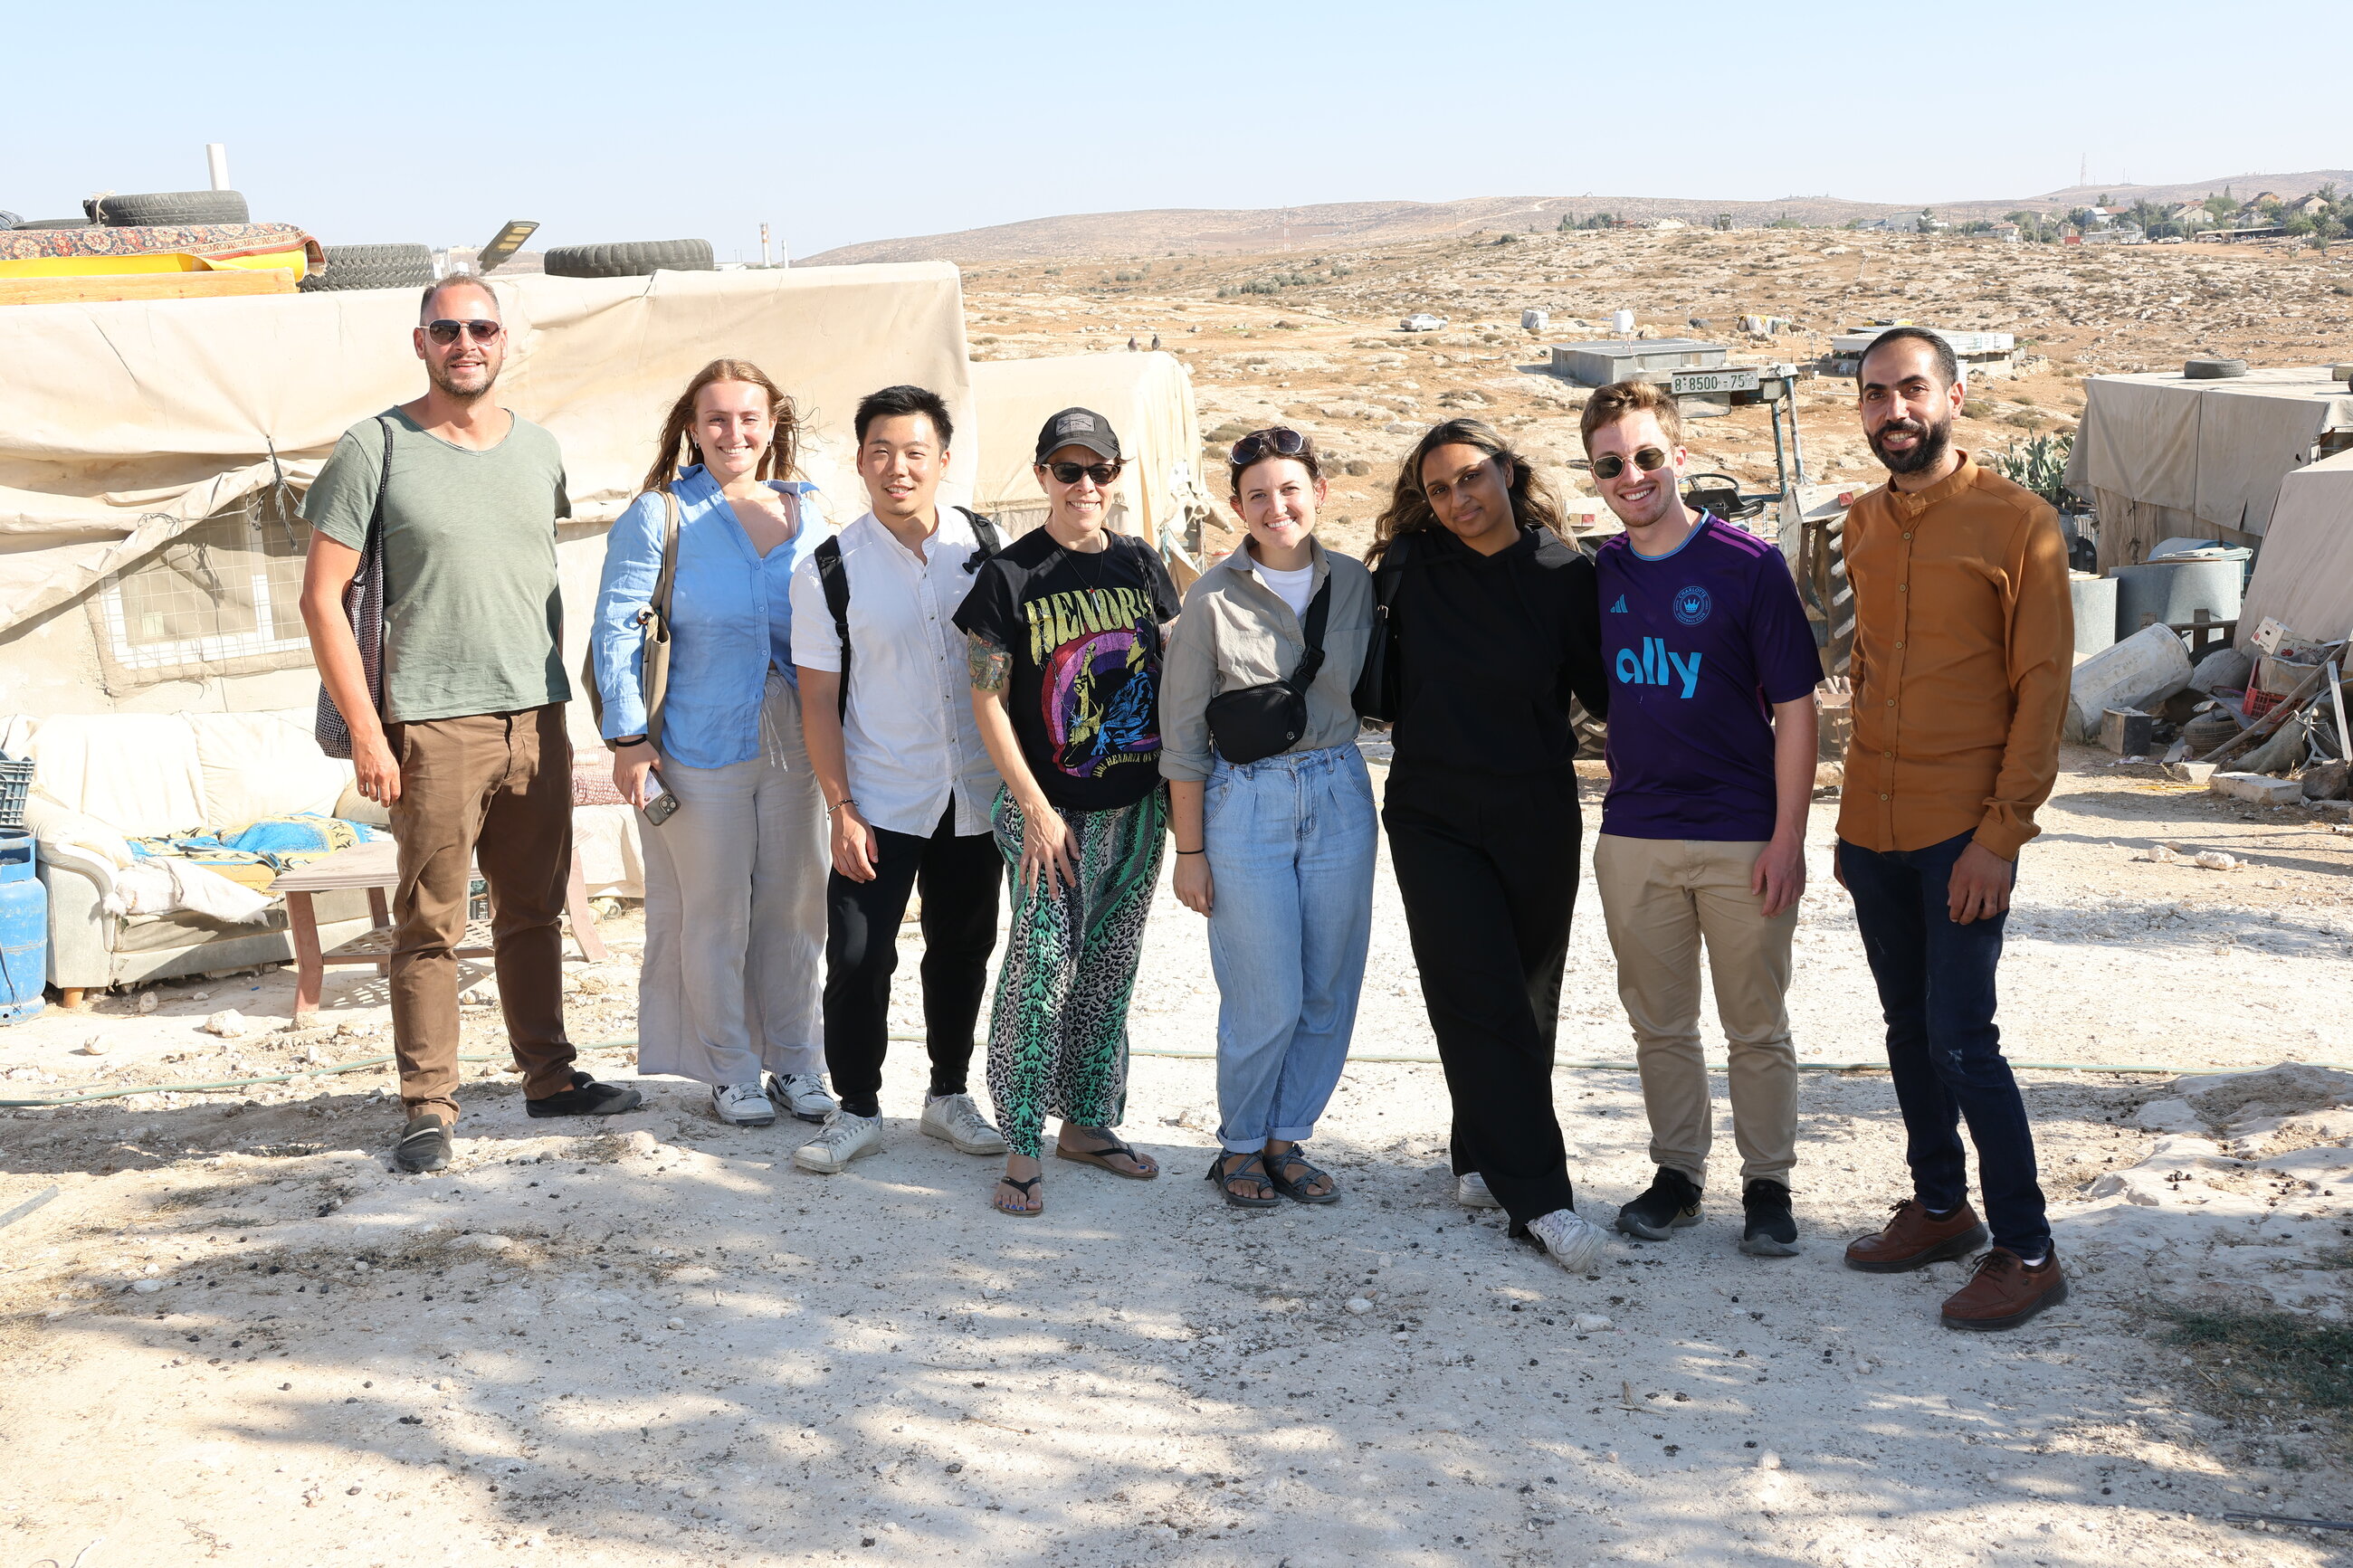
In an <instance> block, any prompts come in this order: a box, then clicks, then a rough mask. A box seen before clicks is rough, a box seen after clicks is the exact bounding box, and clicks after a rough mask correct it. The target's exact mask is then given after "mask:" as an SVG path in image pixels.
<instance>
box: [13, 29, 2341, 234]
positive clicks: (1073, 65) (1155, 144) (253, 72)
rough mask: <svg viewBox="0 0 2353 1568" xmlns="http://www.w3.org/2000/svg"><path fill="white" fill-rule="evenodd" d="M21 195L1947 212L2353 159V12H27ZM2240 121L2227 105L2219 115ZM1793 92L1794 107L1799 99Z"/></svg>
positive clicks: (340, 230) (918, 214)
mask: <svg viewBox="0 0 2353 1568" xmlns="http://www.w3.org/2000/svg"><path fill="white" fill-rule="evenodd" d="M11 13H12V14H11V16H10V20H9V22H8V23H7V26H6V44H5V58H6V59H7V61H8V69H7V73H6V76H7V82H8V91H7V97H8V129H7V131H6V132H5V140H0V207H5V208H12V209H14V210H16V211H17V212H19V213H22V214H24V215H25V216H28V217H47V216H58V215H60V214H70V213H72V212H74V211H77V210H79V203H80V200H81V198H82V197H83V196H84V195H88V194H89V193H90V192H92V191H95V190H100V189H107V188H111V189H115V190H122V191H141V190H178V189H188V188H193V187H196V186H201V185H202V184H205V165H204V156H203V144H204V143H205V142H227V144H228V149H229V160H230V174H231V175H232V178H233V181H234V183H235V184H237V186H238V187H239V188H240V189H242V190H244V191H245V192H246V193H248V195H249V196H250V197H251V198H252V202H253V206H254V211H255V216H257V217H259V218H263V219H270V220H282V221H288V222H295V223H301V224H302V225H304V226H307V227H309V228H310V229H311V231H312V232H313V233H315V234H317V235H318V236H319V237H321V238H322V239H324V240H325V241H327V242H328V243H330V244H334V243H364V242H375V241H387V240H423V241H428V242H432V243H437V244H448V243H459V244H468V243H476V242H479V241H481V240H484V239H487V238H488V237H490V236H491V233H492V232H493V230H494V229H495V228H496V226H497V225H498V224H499V222H500V221H501V220H502V219H504V218H506V217H509V216H517V217H534V218H537V219H539V220H540V221H541V222H542V223H543V228H542V230H541V231H540V234H539V237H538V238H537V240H535V241H534V243H536V244H542V245H547V244H564V243H567V242H581V241H589V240H607V239H628V238H668V237H680V236H689V235H694V236H703V237H709V238H710V239H712V241H713V242H714V243H715V244H716V245H717V246H718V247H719V255H720V257H721V258H722V259H726V258H730V257H731V256H733V255H735V254H748V255H756V247H757V243H758V241H757V226H758V224H759V222H760V220H762V219H763V218H766V219H769V220H771V221H772V222H774V223H775V224H776V227H777V229H778V231H779V232H780V233H781V234H782V235H783V236H784V237H786V239H788V240H789V242H790V244H791V246H792V249H793V252H794V254H796V255H800V256H807V255H810V254H813V253H814V252H817V251H818V250H822V249H824V248H826V247H829V246H835V245H841V244H846V243H849V242H850V241H854V240H860V239H875V238H884V237H892V236H898V235H908V234H927V233H934V232H937V231H941V230H947V229H955V228H965V227H972V226H978V225H983V224H991V223H1003V222H1009V221H1012V220H1015V219H1018V218H1025V217H1036V216H1045V215H1048V214H1052V213H1058V212H1097V211H1105V210H1119V209H1124V208H1134V207H1156V206H1279V205H1286V204H1299V205H1304V204H1307V203H1312V202H1323V201H1346V200H1363V199H1379V198H1410V199H1419V200H1443V199H1447V198H1450V197H1457V196H1472V195H1570V196H1575V195H1584V194H1586V193H1588V192H1590V193H1595V194H1598V195H1680V196H1692V197H1723V198H1731V199H1769V198H1771V197H1775V196H1782V195H1823V194H1829V195H1841V196H1850V197H1855V198H1859V199H1864V200H1883V201H1903V202H1910V201H1924V202H1935V201H1940V200H1958V199H1964V198H1975V197H2000V196H2012V195H2032V194H2035V193H2038V192H2042V191H2046V190H2051V189H2054V188H2057V187H2059V186H2063V185H2068V184H2073V183H2074V179H2075V174H2076V169H2077V165H2078V161H2079V159H2081V158H2083V157H2084V156H2085V155H2088V156H2089V158H2090V161H2091V174H2092V179H2093V180H2094V183H2106V182H2114V183H2118V184H2121V183H2123V182H2124V181H2125V180H2126V178H2127V177H2129V178H2131V179H2133V180H2136V181H2140V182H2145V183H2163V182H2171V181H2177V180H2197V179H2204V178H2207V177H2208V176H2221V175H2227V174H2234V173H2237V172H2241V171H2258V172H2273V171H2291V170H2297V169H2309V168H2323V167H2335V166H2339V165H2353V130H2348V121H2347V120H2346V117H2345V99H2344V94H2343V92H2342V90H2341V87H2340V85H2339V84H2340V83H2341V77H2342V72H2341V69H2340V66H2341V62H2342V61H2343V59H2344V58H2345V56H2346V48H2345V46H2346V45H2347V44H2348V42H2353V11H2347V10H2339V9H2338V8H2337V5H2332V4H2328V3H2325V0H2324V3H2322V4H2317V5H2315V4H2310V3H2308V0H2305V3H2298V4H2293V5H2291V4H2281V3H2274V0H2238V3H2236V4H2234V5H2228V6H2216V5H2211V4H2203V5H2189V4H2179V3H2176V0H2142V3H2139V4H2122V3H2117V0H2094V3H2078V0H2036V3H2021V0H1976V3H1974V4H1970V5H1963V6H1956V7H1953V8H1951V9H1950V10H1949V11H1940V10H1939V9H1938V8H1937V7H1936V6H1935V5H1921V4H1918V3H1916V0H1915V3H1914V4H1910V5H1885V4H1881V5H1859V4H1846V3H1830V0H1816V3H1813V4H1806V3H1803V0H1799V3H1798V4H1794V5H1793V4H1788V3H1785V0H1747V3H1745V4H1720V3H1716V0H1700V3H1695V4H1686V5H1680V6H1675V7H1662V6H1656V5H1590V4H1583V3H1567V4H1564V3H1559V0H1555V3H1552V4H1525V5H1522V4H1506V3H1488V4H1479V3H1476V0H1472V3H1458V4H1456V5H1451V6H1444V7H1440V6H1430V5H1394V4H1388V3H1386V0H1364V3H1362V4H1355V5H1350V4H1330V3H1325V0H1292V3H1291V4H1289V5H1282V6H1264V5H1250V4H1238V5H1215V6H1212V5H1188V6H1171V5H1116V4H1114V5H1098V6H1073V5H1035V4H1028V3H987V4H984V3H977V0H976V3H969V4H964V5H936V4H930V3H919V0H898V3H891V0H883V3H881V4H876V3H874V0H861V3H859V4H849V5H810V4H807V3H806V0H800V3H786V4H757V3H755V4H751V5H711V4H696V3H694V0H686V3H683V4H671V5H662V4H654V5H645V4H638V5H617V4H608V3H606V0H578V3H575V4H566V5H552V4H507V3H502V0H482V3H481V4H479V5H471V6H448V7H443V8H441V9H440V11H439V15H438V17H437V18H435V19H430V20H418V19H417V18H416V17H415V16H412V15H410V14H408V13H407V12H406V11H405V9H403V8H396V7H387V6H377V5H295V4H290V3H286V0H280V4H275V5H254V4H249V3H248V0H207V3H206V4H203V5H189V4H187V3H185V0H175V3H174V4H169V5H157V4H150V3H147V0H122V3H120V4H116V5H107V6H100V7H95V8H93V7H90V6H87V5H68V4H63V3H60V0H26V3H25V4H20V5H16V6H13V7H11ZM2210 101H2211V102H2213V103H2215V104H2218V105H2219V106H2220V107H2219V108H2211V109H2210V108H2208V107H2206V105H2207V103H2208V102H2210ZM1777 103H1778V104H1782V105H1786V106H1787V107H1786V109H1776V108H1775V105H1776V104H1777Z"/></svg>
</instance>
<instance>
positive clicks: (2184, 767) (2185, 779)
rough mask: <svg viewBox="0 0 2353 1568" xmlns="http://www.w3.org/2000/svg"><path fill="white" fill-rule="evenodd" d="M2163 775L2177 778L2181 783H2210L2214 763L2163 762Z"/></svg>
mask: <svg viewBox="0 0 2353 1568" xmlns="http://www.w3.org/2000/svg"><path fill="white" fill-rule="evenodd" d="M2165 776H2166V777H2167V778H2169V779H2179V780H2180V781H2181V782H2182V783H2183V784H2211V783H2212V782H2213V778H2214V764H2213V763H2166V764H2165Z"/></svg>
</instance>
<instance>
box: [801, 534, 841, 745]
mask: <svg viewBox="0 0 2353 1568" xmlns="http://www.w3.org/2000/svg"><path fill="white" fill-rule="evenodd" d="M809 556H810V559H811V560H813V561H814V562H815V563H817V580H818V586H820V587H822V588H823V589H824V590H825V607H826V608H827V609H828V610H830V611H832V612H833V629H834V631H835V632H836V633H837V634H838V635H839V637H840V638H841V676H840V681H839V688H838V689H837V690H836V692H835V696H834V703H835V706H836V707H837V708H838V709H839V711H840V713H841V716H842V717H843V718H845V719H847V718H848V717H849V565H848V563H845V562H844V561H843V560H842V559H841V536H840V535H839V534H829V535H828V536H827V537H826V538H823V539H820V540H818V542H817V548H816V549H814V550H812V551H810V552H809Z"/></svg>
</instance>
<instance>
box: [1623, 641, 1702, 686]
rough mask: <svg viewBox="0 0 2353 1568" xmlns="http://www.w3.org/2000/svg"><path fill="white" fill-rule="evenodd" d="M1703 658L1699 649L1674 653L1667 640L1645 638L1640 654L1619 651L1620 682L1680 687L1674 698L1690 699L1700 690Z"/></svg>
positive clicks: (1632, 684)
mask: <svg viewBox="0 0 2353 1568" xmlns="http://www.w3.org/2000/svg"><path fill="white" fill-rule="evenodd" d="M1703 657H1704V656H1703V655H1702V654H1700V653H1699V652H1698V651H1697V650H1696V649H1694V651H1692V652H1690V653H1688V654H1682V653H1675V652H1672V651H1671V650H1670V649H1669V648H1668V647H1667V640H1666V638H1664V637H1644V638H1643V639H1642V647H1641V652H1640V653H1637V652H1636V651H1635V650H1634V649H1632V648H1630V647H1621V648H1620V649H1619V650H1618V668H1617V674H1618V679H1619V680H1620V682H1621V683H1623V684H1624V685H1627V686H1664V687H1669V688H1680V689H1679V690H1677V691H1676V692H1675V695H1676V696H1678V697H1686V698H1687V697H1689V696H1690V695H1691V694H1692V693H1693V692H1694V691H1696V690H1698V689H1699V661H1700V659H1701V658H1703Z"/></svg>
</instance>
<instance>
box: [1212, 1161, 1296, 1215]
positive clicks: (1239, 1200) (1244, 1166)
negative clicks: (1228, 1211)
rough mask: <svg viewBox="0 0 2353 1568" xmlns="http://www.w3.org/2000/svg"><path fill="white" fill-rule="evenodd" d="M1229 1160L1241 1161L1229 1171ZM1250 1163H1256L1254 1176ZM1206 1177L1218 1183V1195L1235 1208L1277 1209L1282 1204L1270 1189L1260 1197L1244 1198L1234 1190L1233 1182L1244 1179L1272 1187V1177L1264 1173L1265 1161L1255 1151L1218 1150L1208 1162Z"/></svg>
mask: <svg viewBox="0 0 2353 1568" xmlns="http://www.w3.org/2000/svg"><path fill="white" fill-rule="evenodd" d="M1229 1160H1240V1162H1241V1163H1240V1164H1239V1165H1236V1166H1235V1167H1234V1168H1233V1169H1232V1170H1230V1171H1229V1170H1227V1169H1226V1162H1227V1161H1229ZM1252 1165H1256V1166H1258V1168H1259V1170H1258V1174H1257V1175H1256V1176H1252V1175H1250V1167H1251V1166H1252ZM1208 1180H1210V1181H1212V1182H1215V1183H1216V1184H1218V1193H1219V1196H1221V1197H1223V1198H1224V1199H1225V1200H1226V1202H1227V1203H1228V1204H1229V1205H1232V1206H1233V1207H1235V1208H1238V1209H1279V1208H1281V1207H1282V1199H1281V1198H1279V1197H1276V1196H1274V1195H1272V1193H1271V1191H1270V1193H1269V1194H1268V1195H1267V1196H1265V1197H1262V1198H1246V1197H1244V1196H1242V1195H1241V1194H1240V1193H1238V1192H1236V1191H1234V1189H1233V1184H1234V1183H1236V1182H1240V1181H1245V1180H1248V1181H1253V1182H1259V1183H1262V1184H1265V1185H1266V1186H1267V1187H1268V1188H1270V1189H1271V1188H1272V1187H1273V1185H1274V1178H1273V1177H1271V1176H1270V1175H1268V1174H1267V1173H1266V1164H1265V1162H1264V1161H1263V1159H1261V1156H1259V1155H1257V1154H1255V1153H1250V1154H1240V1153H1235V1152H1230V1151H1221V1152H1219V1155H1218V1157H1217V1158H1216V1159H1214V1160H1212V1161H1210V1162H1209V1174H1208Z"/></svg>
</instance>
